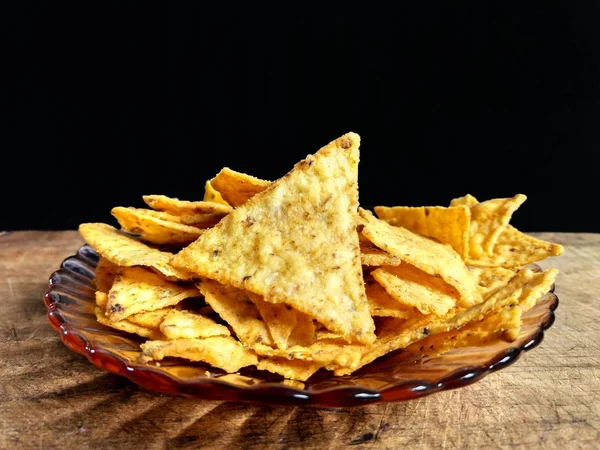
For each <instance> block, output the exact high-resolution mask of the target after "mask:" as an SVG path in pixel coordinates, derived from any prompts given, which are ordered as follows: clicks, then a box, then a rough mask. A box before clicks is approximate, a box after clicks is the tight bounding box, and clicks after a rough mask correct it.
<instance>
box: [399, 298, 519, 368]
mask: <svg viewBox="0 0 600 450" xmlns="http://www.w3.org/2000/svg"><path fill="white" fill-rule="evenodd" d="M521 312H522V310H521V307H520V306H519V305H513V306H505V307H503V308H501V309H500V310H499V311H498V312H495V313H491V314H489V315H488V316H486V317H484V318H483V319H482V320H480V321H476V322H473V323H469V324H467V325H466V326H464V327H462V328H460V329H458V330H452V331H448V332H445V333H440V334H437V335H433V336H429V337H426V338H424V339H422V340H420V341H417V342H415V343H413V344H411V345H409V346H408V347H407V348H406V349H405V351H407V352H410V353H413V354H415V355H419V356H437V355H441V354H443V353H446V352H448V351H450V350H452V349H455V348H461V347H480V346H484V345H490V344H495V343H498V342H501V341H508V342H513V341H514V340H516V339H517V338H518V336H519V333H520V330H521Z"/></svg>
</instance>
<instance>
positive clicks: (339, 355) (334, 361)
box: [252, 339, 364, 368]
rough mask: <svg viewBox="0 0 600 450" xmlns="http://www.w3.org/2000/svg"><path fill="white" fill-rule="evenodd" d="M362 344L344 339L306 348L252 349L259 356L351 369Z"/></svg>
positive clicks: (253, 347) (317, 343) (259, 346)
mask: <svg viewBox="0 0 600 450" xmlns="http://www.w3.org/2000/svg"><path fill="white" fill-rule="evenodd" d="M363 347H364V345H363V344H349V343H348V342H346V340H344V339H320V340H318V341H315V342H314V343H313V344H311V345H309V346H308V347H303V346H300V345H293V346H289V347H288V348H286V349H280V348H273V347H269V346H267V345H263V344H255V345H253V346H252V349H253V350H254V351H255V352H256V353H257V354H258V355H260V356H266V357H269V358H286V359H290V360H295V359H299V360H302V361H311V362H314V363H317V364H319V365H321V366H335V367H340V368H342V367H353V366H355V365H357V364H358V363H359V362H360V357H361V351H362V348H363Z"/></svg>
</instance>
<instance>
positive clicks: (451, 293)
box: [371, 264, 457, 316]
mask: <svg viewBox="0 0 600 450" xmlns="http://www.w3.org/2000/svg"><path fill="white" fill-rule="evenodd" d="M371 275H372V276H373V278H374V279H375V280H377V282H378V283H379V284H381V286H383V288H384V289H385V290H386V291H387V293H388V294H389V295H390V296H391V297H393V298H394V300H396V301H397V302H398V303H400V304H401V305H403V306H404V307H406V308H407V309H408V308H417V309H418V310H419V312H421V313H422V314H436V315H438V316H442V315H444V314H446V313H447V312H448V311H450V310H451V309H452V308H454V307H455V306H456V297H457V293H456V291H455V290H454V288H453V287H452V286H450V285H448V284H445V283H443V284H445V286H441V289H440V288H439V287H440V285H442V283H439V281H438V280H441V279H439V278H435V277H434V276H433V275H429V274H428V273H425V272H423V271H421V270H418V269H416V268H415V269H413V268H411V266H410V265H409V264H402V265H401V266H399V267H385V268H382V267H380V268H378V269H375V270H374V271H373V272H371Z"/></svg>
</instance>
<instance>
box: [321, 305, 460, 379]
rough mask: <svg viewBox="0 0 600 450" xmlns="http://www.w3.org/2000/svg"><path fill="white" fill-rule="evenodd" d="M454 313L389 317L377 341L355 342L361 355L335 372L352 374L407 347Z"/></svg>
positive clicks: (378, 333)
mask: <svg viewBox="0 0 600 450" xmlns="http://www.w3.org/2000/svg"><path fill="white" fill-rule="evenodd" d="M454 314H455V313H454V312H450V313H448V314H447V315H446V316H436V315H434V314H427V315H421V316H417V317H414V318H412V319H407V320H403V319H395V318H387V320H385V321H384V322H383V323H382V324H381V325H380V326H378V327H377V339H376V340H375V342H373V343H371V344H354V345H353V347H354V349H355V351H357V352H358V353H359V355H360V356H359V357H358V358H355V359H353V360H352V361H349V364H347V365H346V366H342V365H338V366H337V367H334V368H333V371H334V374H335V375H348V374H351V373H352V372H354V371H356V370H358V369H359V368H361V367H363V366H365V365H366V364H369V363H370V362H372V361H374V360H375V359H377V358H379V357H380V356H383V355H385V354H387V353H390V352H392V351H394V350H398V349H402V348H406V347H408V346H409V345H410V344H412V343H413V342H416V341H418V340H421V339H423V338H425V337H427V336H429V335H430V334H431V331H430V328H429V327H432V326H433V325H435V324H437V323H444V321H446V320H447V319H448V318H449V317H452V316H453V315H454ZM439 332H442V331H439Z"/></svg>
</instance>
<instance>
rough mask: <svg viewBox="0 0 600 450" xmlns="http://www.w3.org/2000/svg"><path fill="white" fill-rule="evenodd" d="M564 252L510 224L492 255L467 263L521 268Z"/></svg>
mask: <svg viewBox="0 0 600 450" xmlns="http://www.w3.org/2000/svg"><path fill="white" fill-rule="evenodd" d="M563 252H564V247H563V246H562V245H560V244H554V243H552V242H547V241H543V240H541V239H537V238H535V237H533V236H529V235H527V234H525V233H523V232H521V231H519V230H517V229H516V228H515V227H513V226H512V225H510V224H509V225H507V226H506V228H505V229H504V231H503V232H502V233H501V234H500V236H499V237H498V241H497V242H496V245H494V248H493V249H492V252H491V253H490V254H487V255H483V256H481V257H479V258H469V259H467V263H468V264H471V265H473V266H485V267H507V268H510V267H519V266H524V265H526V264H530V263H534V262H537V261H542V260H544V259H546V258H550V257H552V256H560V255H562V254H563Z"/></svg>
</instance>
